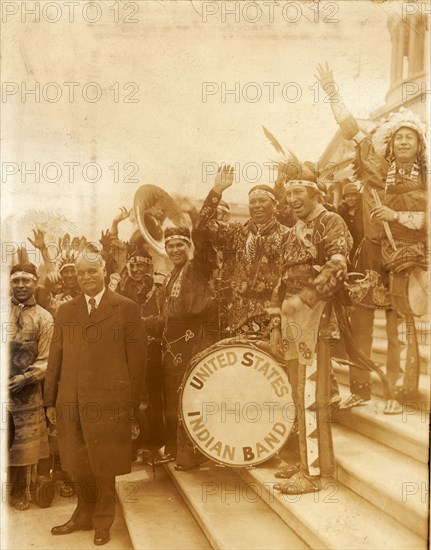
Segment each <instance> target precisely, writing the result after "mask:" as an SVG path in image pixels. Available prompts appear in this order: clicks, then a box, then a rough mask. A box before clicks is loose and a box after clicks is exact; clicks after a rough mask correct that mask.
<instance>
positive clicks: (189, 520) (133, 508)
mask: <svg viewBox="0 0 431 550" xmlns="http://www.w3.org/2000/svg"><path fill="white" fill-rule="evenodd" d="M382 321H383V319H381V318H379V317H377V319H376V323H375V337H376V339H377V341H378V339H379V338H380V339H381V340H384V334H383V332H384V324H383V322H382ZM425 328H426V330H424V329H425ZM428 328H429V324H428V325H425V324H424V325H423V330H422V333H423V335H424V336H423V338H426V340H425V342H423V346H424V347H423V349H422V351H423V359H424V362H423V365H424V366H423V370H422V374H421V384H420V391H421V399H420V402H418V403H409V404H407V405H405V406H404V410H403V414H401V415H394V416H388V415H384V414H383V406H384V403H383V401H382V399H381V386H380V384H379V381H378V380H377V378H376V379H375V380H373V396H372V399H371V400H370V401H369V402H368V403H367V404H366V405H363V406H360V407H356V408H354V409H352V410H350V411H342V412H340V413H338V414H337V416H336V417H335V418H334V421H333V425H332V429H333V439H334V449H335V456H336V460H337V471H336V474H335V475H334V477H333V478H330V479H326V480H324V482H323V487H322V490H321V491H320V492H318V493H314V494H307V495H301V496H292V495H282V494H280V493H279V492H278V491H276V490H274V484H275V483H276V482H277V481H278V480H277V479H275V478H274V473H275V471H276V469H278V468H280V467H283V465H284V461H283V460H282V459H280V458H278V457H277V458H273V459H271V460H270V461H268V462H266V463H264V464H262V465H260V466H256V467H252V468H249V469H246V468H229V467H221V466H219V465H216V464H214V463H212V462H207V463H205V464H203V465H202V466H201V467H200V468H197V469H195V470H192V471H188V472H177V471H175V469H174V466H173V463H170V464H168V465H166V466H165V467H164V470H163V469H158V470H157V473H156V480H153V477H152V472H151V471H150V469H149V467H148V466H144V465H142V464H138V463H137V464H136V467H135V471H134V472H133V473H132V474H130V478H129V479H127V480H126V481H125V483H126V482H127V481H128V482H132V483H134V484H135V485H134V486H136V487H138V488H139V491H140V493H139V498H138V502H127V499H124V495H123V496H122V494H121V491H119V495H120V501H121V503H122V506H123V511H124V516H125V519H126V523H127V525H128V529H129V533H130V537H131V540H132V541H133V547H134V548H135V550H137V549H139V548H154V549H159V548H160V549H162V548H220V549H222V548H227V549H237V548H238V549H239V548H241V549H242V548H244V549H245V548H250V549H253V548H256V549H272V548H274V549H279V548H280V549H281V548H284V549H286V548H289V549H290V548H292V549H296V548H312V549H320V548H328V549H329V548H330V549H345V548H348V549H349V550H355V549H370V550H371V549H372V550H374V549H376V548H379V549H380V548H381V549H391V550H393V549H421V550H422V549H425V548H427V547H428V529H429V514H428V509H429V481H428V447H429V394H430V387H429V381H430V377H429V355H428V356H427V354H429V347H428V346H429V330H428ZM379 331H380V332H379ZM421 338H422V336H421ZM378 343H379V342H378ZM381 349H382V350H383V347H381ZM374 351H375V352H376V351H377V352H378V351H379V349H378V346H376V345H375V347H374ZM381 357H382V361H381V362H382V363H383V362H384V355H381ZM336 376H337V379H338V381H339V383H340V390H341V392H342V397H343V399H344V398H345V397H347V395H348V394H349V390H348V368H347V367H345V366H343V365H341V366H340V367H339V368H338V367H337V369H336ZM284 455H285V453H284V452H282V456H284ZM120 479H121V480H124V479H125V478H124V477H123V478H120ZM122 483H123V482H122ZM125 490H127V488H126V489H125ZM128 490H129V493H130V488H129V489H128Z"/></svg>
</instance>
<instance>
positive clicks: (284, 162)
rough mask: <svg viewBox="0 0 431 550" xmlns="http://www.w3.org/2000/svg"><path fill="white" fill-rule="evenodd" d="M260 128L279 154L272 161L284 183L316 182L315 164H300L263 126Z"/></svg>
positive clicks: (308, 162) (317, 175)
mask: <svg viewBox="0 0 431 550" xmlns="http://www.w3.org/2000/svg"><path fill="white" fill-rule="evenodd" d="M262 128H263V132H264V134H265V136H266V137H267V139H268V141H269V142H270V143H271V145H272V146H273V147H274V149H275V150H276V151H277V153H278V154H279V158H278V159H277V160H274V163H275V165H276V167H277V170H278V174H279V176H280V174H282V175H283V180H284V182H286V181H289V180H293V179H305V180H310V181H316V182H317V179H318V177H319V173H318V168H317V164H315V163H313V162H310V161H305V162H301V161H300V160H299V159H298V157H297V156H296V155H295V154H294V153H293V152H292V151H291V150H290V149H283V147H282V146H281V145H280V142H279V141H278V140H277V139H276V138H275V137H274V135H273V134H272V133H271V132H270V131H269V130H268V129H267V128H265V126H262Z"/></svg>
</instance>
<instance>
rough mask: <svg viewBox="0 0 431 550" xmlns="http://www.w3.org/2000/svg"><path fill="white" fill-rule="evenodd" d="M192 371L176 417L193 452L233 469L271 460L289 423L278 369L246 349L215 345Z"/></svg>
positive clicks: (287, 393)
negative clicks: (194, 450) (198, 452)
mask: <svg viewBox="0 0 431 550" xmlns="http://www.w3.org/2000/svg"><path fill="white" fill-rule="evenodd" d="M192 365H193V367H192V368H191V369H190V370H189V372H188V373H187V374H186V376H185V378H184V382H183V386H182V390H181V398H180V411H181V417H182V422H183V425H184V427H185V429H186V431H187V433H188V434H189V436H190V438H191V439H192V441H193V442H194V443H195V445H196V446H197V447H198V448H199V450H200V451H201V452H202V453H203V454H204V455H206V456H207V457H208V458H210V459H211V460H214V461H215V462H218V463H221V464H225V465H228V466H239V467H240V466H241V467H242V466H249V465H254V464H261V463H262V462H265V461H266V460H268V459H269V458H271V457H272V456H274V455H275V454H276V453H277V452H278V451H279V450H280V449H281V447H283V445H284V444H285V443H286V441H287V439H288V437H289V434H290V432H291V429H292V426H293V422H294V420H295V406H294V403H293V400H292V392H291V388H290V385H289V381H288V378H287V374H286V373H285V371H284V369H283V367H282V366H281V365H280V364H279V363H278V362H277V361H276V360H275V359H274V358H273V357H271V356H270V355H269V354H268V353H266V352H265V351H262V350H261V349H260V348H259V347H258V346H256V345H252V344H230V345H226V344H216V345H215V346H212V347H211V348H209V350H208V352H207V353H206V352H204V353H203V354H202V355H200V356H199V360H198V362H194V363H193V362H192Z"/></svg>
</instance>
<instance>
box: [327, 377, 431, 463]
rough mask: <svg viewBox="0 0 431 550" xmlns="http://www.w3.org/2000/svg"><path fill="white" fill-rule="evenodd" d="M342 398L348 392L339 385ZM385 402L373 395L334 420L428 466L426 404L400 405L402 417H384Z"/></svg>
mask: <svg viewBox="0 0 431 550" xmlns="http://www.w3.org/2000/svg"><path fill="white" fill-rule="evenodd" d="M340 393H341V396H342V399H343V400H344V399H346V398H347V397H348V396H349V394H350V391H349V390H348V388H346V387H344V386H340ZM383 409H384V402H383V400H382V399H380V398H377V397H374V396H372V397H371V399H370V401H368V402H367V403H366V404H364V405H361V406H359V407H353V408H352V409H349V410H347V411H340V412H339V413H338V414H337V416H336V418H335V420H336V421H337V422H339V423H340V424H342V425H343V426H347V427H348V428H350V429H352V430H354V431H356V432H358V433H360V434H362V435H365V436H367V437H369V438H370V439H373V440H375V441H378V442H380V443H383V444H384V445H386V446H387V447H390V448H391V449H394V450H396V451H400V452H401V453H404V454H405V455H407V456H410V457H412V458H414V459H415V460H418V461H419V462H422V463H424V464H428V445H429V409H428V407H426V405H425V403H410V404H405V405H404V406H403V412H402V414H396V415H387V414H383Z"/></svg>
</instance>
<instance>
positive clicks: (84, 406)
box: [44, 249, 146, 545]
mask: <svg viewBox="0 0 431 550" xmlns="http://www.w3.org/2000/svg"><path fill="white" fill-rule="evenodd" d="M75 265H76V272H77V277H78V283H79V286H80V288H81V290H82V292H83V294H82V295H81V296H78V297H76V298H74V299H73V300H71V301H70V302H68V303H66V304H64V305H62V306H61V307H60V308H59V310H58V314H57V318H56V326H55V331H54V335H53V339H52V344H51V349H50V354H49V359H48V369H47V374H46V380H45V396H44V402H45V406H46V407H47V410H46V414H47V417H48V420H49V421H50V422H51V423H53V424H57V430H58V441H59V449H60V457H61V462H62V464H63V467H64V469H65V471H66V472H67V473H68V474H69V475H70V476H71V477H72V479H73V480H74V481H75V482H76V489H77V496H78V504H77V508H76V510H75V512H74V513H73V515H72V517H71V518H70V520H69V521H67V522H66V523H65V524H63V525H59V526H56V527H53V528H52V530H51V532H52V533H53V534H54V535H65V534H68V533H71V532H73V531H76V530H89V529H92V528H93V527H94V529H95V535H94V543H95V544H96V545H102V544H106V543H107V542H108V541H109V540H110V535H109V529H110V527H111V525H112V523H113V521H114V517H115V476H116V475H121V474H126V473H129V472H130V465H131V456H132V455H131V428H132V423H133V422H134V414H133V410H134V409H136V408H137V406H138V403H139V402H138V399H139V395H140V391H141V385H142V381H143V379H144V376H145V372H144V371H145V364H146V357H145V354H146V337H145V331H144V329H143V325H142V323H141V318H140V315H139V310H138V306H137V305H136V304H135V303H134V302H132V301H131V300H129V299H127V298H124V297H122V296H120V295H118V294H115V293H114V292H112V291H111V290H109V289H108V288H105V279H104V275H105V267H104V261H103V259H102V257H101V256H100V255H99V254H97V253H95V252H94V251H91V250H90V249H84V251H83V252H82V254H81V255H80V256H79V257H78V259H77V260H76V262H75Z"/></svg>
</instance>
